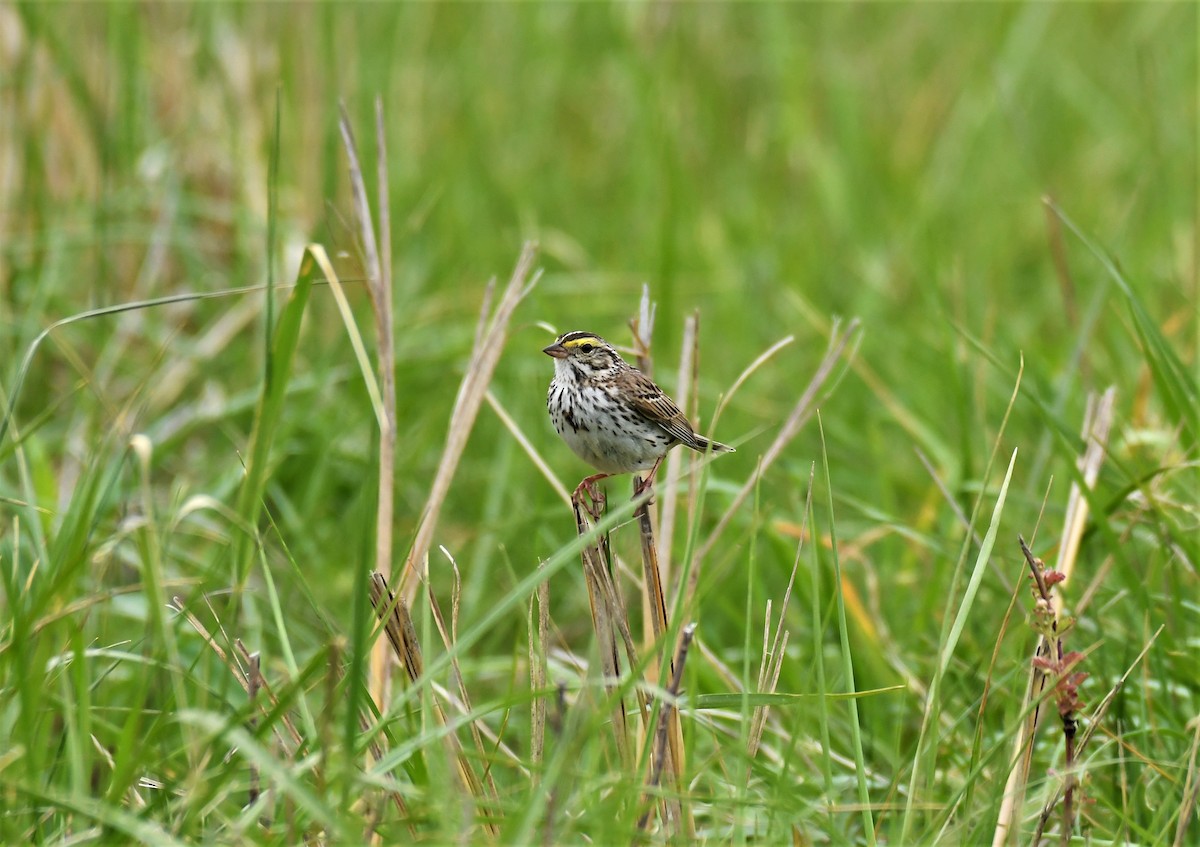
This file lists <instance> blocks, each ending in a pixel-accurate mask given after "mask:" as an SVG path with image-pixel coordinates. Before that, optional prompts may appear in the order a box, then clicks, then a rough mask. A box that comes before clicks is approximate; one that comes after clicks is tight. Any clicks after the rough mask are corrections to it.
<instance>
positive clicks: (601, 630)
mask: <svg viewBox="0 0 1200 847" xmlns="http://www.w3.org/2000/svg"><path fill="white" fill-rule="evenodd" d="M572 505H573V509H574V513H575V526H576V529H577V531H578V533H579V534H580V535H581V536H582V535H586V534H588V533H589V532H591V531H592V526H593V523H594V522H598V521H599V520H600V519H601V517H602V516H603V514H604V505H605V497H604V494H603V493H602V492H599V491H597V492H596V494H595V496H594V497H593V499H592V505H591V508H590V509H589V508H588V507H587V506H585V504H584V503H582V502H580V501H579V500H576V501H575V502H574V503H573V504H572ZM580 558H581V559H582V560H583V577H584V582H585V584H586V585H587V590H588V605H589V606H590V608H591V612H592V626H593V627H594V628H595V630H596V638H597V640H598V642H599V645H600V672H601V674H602V675H603V680H604V689H605V691H607V692H609V694H610V695H612V694H613V692H614V691H615V689H616V686H617V683H618V681H619V679H620V676H621V657H620V650H619V648H618V646H617V627H618V624H617V619H623V612H622V611H621V609H620V606H619V604H618V602H617V598H616V596H615V591H614V586H613V584H612V581H611V579H610V578H609V571H608V563H609V561H611V560H610V559H609V557H608V536H607V535H602V536H600V537H599V538H597V539H596V541H595V543H594V544H589V545H588V546H586V547H584V548H583V550H582V551H580ZM612 724H613V737H614V738H615V740H616V744H617V753H618V755H619V756H620V758H621V762H622V764H623V765H624V766H625V767H630V766H631V765H632V763H633V757H632V753H631V751H630V749H629V728H628V726H627V725H626V721H625V704H624V700H623V699H622V698H620V697H617V698H616V702H614V704H613V712H612Z"/></svg>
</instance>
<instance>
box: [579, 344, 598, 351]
mask: <svg viewBox="0 0 1200 847" xmlns="http://www.w3.org/2000/svg"><path fill="white" fill-rule="evenodd" d="M579 349H580V350H582V351H583V352H584V353H591V352H592V351H593V350H595V349H596V348H595V347H594V346H592V345H591V344H581V345H580V347H579Z"/></svg>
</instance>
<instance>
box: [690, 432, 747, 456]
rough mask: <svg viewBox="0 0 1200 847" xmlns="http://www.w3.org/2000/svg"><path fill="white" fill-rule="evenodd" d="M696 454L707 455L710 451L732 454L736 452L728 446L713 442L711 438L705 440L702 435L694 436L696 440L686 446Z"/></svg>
mask: <svg viewBox="0 0 1200 847" xmlns="http://www.w3.org/2000/svg"><path fill="white" fill-rule="evenodd" d="M688 447H691V448H692V449H693V450H695V451H696V452H697V453H707V452H708V451H709V450H710V449H711V450H712V451H713V452H714V453H734V452H736V451H735V450H734V449H733V448H732V447H730V446H729V445H728V444H722V443H721V442H720V441H714V440H713V439H711V438H705V437H704V436H703V435H699V434H697V435H696V440H695V441H693V442H692V443H690V444H688Z"/></svg>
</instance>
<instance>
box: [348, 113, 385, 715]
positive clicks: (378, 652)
mask: <svg viewBox="0 0 1200 847" xmlns="http://www.w3.org/2000/svg"><path fill="white" fill-rule="evenodd" d="M340 111H341V119H340V120H339V122H338V126H339V129H340V130H341V134H342V142H343V143H344V145H345V147H346V156H347V159H348V161H349V169H350V188H351V194H352V196H353V198H354V217H355V220H356V222H357V223H358V236H359V243H360V244H361V246H362V252H363V256H362V259H363V267H364V268H365V270H366V275H367V290H368V292H369V293H370V296H371V306H372V311H373V312H374V315H375V337H376V350H377V354H376V357H377V364H376V371H377V373H378V380H379V386H380V389H381V397H380V403H381V405H382V414H381V415H380V416H379V430H380V431H379V477H378V480H377V482H378V500H377V505H376V510H375V570H376V571H377V572H378V573H380V574H382V575H383V576H384V578H385V579H386V578H387V577H390V576H391V573H392V527H393V526H394V523H395V510H394V500H393V497H394V492H395V472H396V363H395V341H394V329H393V327H394V317H393V309H392V267H391V266H392V246H391V245H392V239H391V213H390V211H389V209H388V199H387V186H388V178H387V176H388V175H387V140H386V138H385V137H384V130H383V101H382V100H380V99H379V98H376V100H375V152H376V165H377V175H378V188H379V192H378V195H377V197H378V200H377V204H378V207H379V228H378V235H376V227H375V224H374V220H373V218H372V215H371V204H370V201H369V200H368V199H367V187H366V181H365V180H364V179H363V172H362V165H361V163H360V159H359V154H358V145H357V143H356V141H355V139H354V131H353V129H352V127H351V125H350V118H349V115H348V114H347V113H346V104H345V103H342V104H340ZM379 245H382V256H381V255H380V247H379ZM386 662H387V648H386V647H385V646H384V644H383V642H380V641H376V642H375V644H374V645H373V646H372V648H371V660H370V671H369V675H368V676H369V686H368V688H369V690H370V692H371V696H372V697H373V698H374V700H375V703H376V705H377V706H378V707H379V708H380V709H381V710H382V709H383V707H384V704H385V703H386V702H387V698H388V691H387V681H388V679H389V678H390V677H389V675H388V674H387V672H386Z"/></svg>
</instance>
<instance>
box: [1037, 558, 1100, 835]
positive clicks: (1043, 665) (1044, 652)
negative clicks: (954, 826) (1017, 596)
mask: <svg viewBox="0 0 1200 847" xmlns="http://www.w3.org/2000/svg"><path fill="white" fill-rule="evenodd" d="M1020 542H1021V552H1022V553H1024V554H1025V561H1026V562H1027V563H1028V564H1029V571H1030V577H1031V579H1032V580H1033V599H1034V602H1033V615H1032V617H1031V620H1030V626H1031V627H1032V628H1033V629H1034V631H1035V632H1037V633H1038V634H1039V635H1041V636H1042V641H1041V644H1039V646H1038V651H1037V653H1036V654H1035V655H1034V657H1033V666H1034V668H1036V669H1037V670H1039V671H1041V672H1042V673H1043V674H1044V675H1045V678H1046V679H1047V680H1054V695H1055V698H1054V699H1055V705H1056V706H1057V707H1058V716H1059V718H1060V719H1061V720H1062V726H1063V740H1064V742H1065V745H1066V750H1065V756H1064V763H1065V764H1066V770H1067V774H1066V785H1065V789H1064V793H1063V836H1064V838H1065V837H1067V836H1069V833H1070V832H1071V829H1072V827H1073V825H1074V799H1075V797H1074V794H1075V785H1076V781H1075V776H1074V774H1073V773H1072V771H1073V769H1074V765H1075V733H1076V730H1077V729H1078V721H1077V720H1076V719H1075V715H1076V713H1077V712H1079V711H1080V710H1081V709H1082V708H1083V705H1084V704H1083V701H1082V700H1080V699H1079V686H1080V684H1081V683H1082V682H1083V681H1084V680H1085V679H1087V676H1088V675H1087V674H1086V673H1083V672H1082V671H1076V670H1074V668H1075V667H1077V666H1078V665H1079V664H1080V663H1081V662H1082V661H1083V654H1082V653H1080V652H1078V651H1076V650H1070V651H1068V650H1066V649H1065V648H1064V646H1063V639H1064V636H1066V634H1067V632H1068V631H1070V629H1071V627H1072V626H1073V625H1074V623H1075V622H1074V620H1072V619H1071V618H1061V619H1060V618H1059V616H1058V612H1057V611H1055V609H1054V601H1053V593H1054V586H1056V585H1058V584H1059V583H1060V582H1062V581H1064V580H1065V579H1066V576H1064V575H1063V574H1062V573H1060V572H1059V571H1055V570H1050V569H1048V568H1047V567H1046V563H1045V562H1043V561H1042V560H1041V559H1039V558H1037V557H1036V556H1034V555H1033V552H1032V551H1031V550H1030V549H1029V547H1028V546H1027V545H1026V544H1025V539H1024V538H1021V539H1020ZM1043 820H1044V818H1043Z"/></svg>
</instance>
